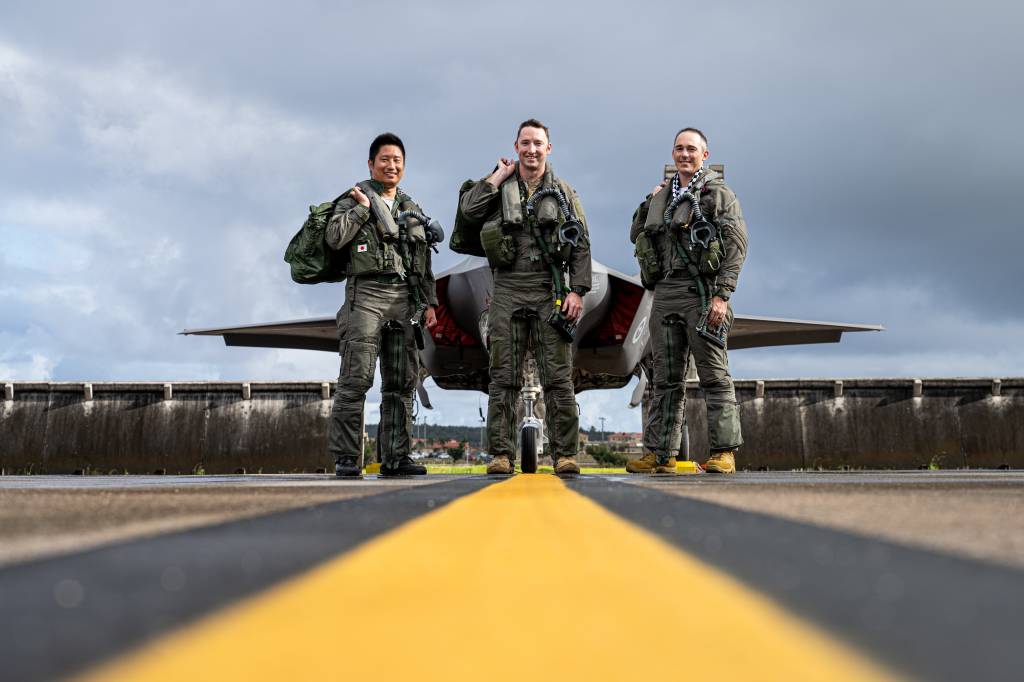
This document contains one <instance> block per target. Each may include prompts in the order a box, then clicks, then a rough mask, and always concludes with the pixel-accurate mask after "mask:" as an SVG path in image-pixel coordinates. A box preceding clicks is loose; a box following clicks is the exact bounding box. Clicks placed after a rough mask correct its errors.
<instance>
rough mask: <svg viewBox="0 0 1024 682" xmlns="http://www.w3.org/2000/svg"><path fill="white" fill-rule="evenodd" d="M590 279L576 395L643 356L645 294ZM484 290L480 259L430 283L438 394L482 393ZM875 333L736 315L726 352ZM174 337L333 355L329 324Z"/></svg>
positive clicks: (621, 377)
mask: <svg viewBox="0 0 1024 682" xmlns="http://www.w3.org/2000/svg"><path fill="white" fill-rule="evenodd" d="M593 273H594V274H593V280H592V285H593V286H592V289H591V292H590V294H588V295H587V296H586V297H585V298H584V312H583V318H582V319H581V320H580V323H579V327H578V331H577V336H576V342H575V344H574V345H575V346H576V356H575V363H574V369H573V382H574V384H575V386H576V390H577V391H584V390H589V389H594V388H618V387H621V386H624V385H626V384H627V383H628V382H629V381H630V379H632V377H633V376H634V375H635V374H636V370H637V366H638V365H639V363H640V359H641V358H642V357H643V356H644V354H645V353H647V352H648V350H649V342H650V329H649V326H648V322H649V318H650V310H651V301H652V300H653V293H652V292H650V291H647V290H645V289H644V288H643V287H642V286H641V285H640V281H639V278H637V277H635V276H631V275H626V274H623V273H621V272H618V271H616V270H613V269H612V268H609V267H607V266H605V265H603V264H601V263H599V262H597V261H594V262H593ZM492 290H493V280H492V276H491V270H490V268H489V267H488V266H487V262H486V260H484V259H482V258H475V257H469V258H466V259H465V260H463V261H462V262H460V263H458V264H457V265H455V266H454V267H452V268H451V269H449V270H447V271H445V272H443V273H442V274H441V275H439V276H438V277H437V297H438V301H439V305H438V309H437V318H438V325H437V327H436V328H435V329H434V330H433V331H432V332H431V334H429V335H427V336H426V347H425V348H424V350H423V351H422V353H421V357H422V360H423V365H424V367H425V368H426V370H427V371H428V372H429V374H430V375H431V376H432V377H434V381H435V383H437V385H438V386H440V387H441V388H446V389H467V390H479V391H486V390H487V384H488V380H489V379H488V355H487V350H486V347H485V343H486V339H487V314H486V313H487V309H488V307H489V303H490V296H491V292H492ZM882 329H883V327H881V326H879V325H864V324H847V323H838V322H812V321H806V320H788V319H782V318H774V317H760V316H753V315H736V317H735V320H734V322H733V328H732V331H731V332H730V334H729V348H730V350H739V349H743V348H757V347H762V346H786V345H797V344H808V343H837V342H838V341H839V340H840V339H841V338H842V335H843V334H844V333H847V332H865V331H882ZM182 333H183V334H187V335H198V336H221V337H223V338H224V343H225V344H227V345H228V346H250V347H260V348H299V349H307V350H323V351H330V352H332V353H336V352H338V338H337V328H336V323H335V318H334V316H330V317H318V318H310V319H304V320H286V321H282V322H270V323H266V324H250V325H241V326H236V327H214V328H207V329H186V330H185V331H183V332H182Z"/></svg>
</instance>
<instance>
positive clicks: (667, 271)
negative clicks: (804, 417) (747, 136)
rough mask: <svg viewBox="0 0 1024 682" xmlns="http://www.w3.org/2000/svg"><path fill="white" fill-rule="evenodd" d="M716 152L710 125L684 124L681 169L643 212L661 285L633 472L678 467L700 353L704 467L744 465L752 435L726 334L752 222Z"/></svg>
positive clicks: (640, 235) (639, 243) (636, 225)
mask: <svg viewBox="0 0 1024 682" xmlns="http://www.w3.org/2000/svg"><path fill="white" fill-rule="evenodd" d="M707 157H708V143H707V138H706V137H705V136H704V133H702V132H701V131H699V130H697V129H696V128H684V129H683V130H680V131H679V133H677V134H676V137H675V139H674V142H673V147H672V160H673V161H674V162H675V166H676V170H677V173H676V175H675V176H674V177H673V178H672V179H671V181H666V182H664V183H662V184H661V185H659V186H658V187H655V188H654V191H653V192H652V193H651V195H649V196H648V197H647V199H645V200H644V202H643V203H642V204H641V205H640V207H639V208H638V209H637V211H636V213H635V214H634V216H633V224H632V227H631V229H630V240H631V241H633V243H635V244H636V256H637V259H638V260H639V261H640V274H641V279H642V280H643V282H644V285H645V286H646V287H647V288H649V289H650V288H653V289H654V302H653V303H652V305H651V318H650V319H651V322H650V333H651V345H652V350H653V360H654V378H653V384H654V396H653V399H652V401H651V404H650V407H649V410H648V415H647V422H646V424H645V425H644V449H645V453H644V456H643V457H642V458H641V459H638V460H635V461H633V462H630V463H629V464H628V465H627V467H626V468H627V471H629V472H631V473H664V474H675V473H676V462H675V458H674V457H673V456H672V455H671V452H670V451H671V441H672V433H673V431H675V430H677V429H678V427H679V423H680V420H681V419H683V414H682V412H681V410H680V405H681V403H682V401H681V400H680V398H681V397H682V395H683V393H684V391H685V390H686V360H687V353H688V352H691V351H692V353H693V357H694V360H695V362H696V366H697V376H698V378H699V379H700V386H701V388H702V389H703V390H704V395H705V400H706V405H707V422H708V443H709V446H710V456H709V458H708V460H707V461H706V463H705V464H704V469H705V470H706V471H708V472H713V473H726V474H728V473H733V472H735V471H736V460H735V454H736V449H737V448H738V447H739V446H740V445H741V444H742V443H743V437H742V435H741V432H740V418H739V408H738V406H737V404H736V394H735V391H734V388H733V382H732V377H731V376H730V375H729V360H728V356H727V354H726V338H727V331H728V328H729V327H730V326H731V324H732V319H733V314H732V310H731V308H730V306H729V299H730V297H731V296H732V294H733V292H735V291H736V283H737V280H738V278H739V274H740V269H741V268H742V266H743V261H744V259H745V258H746V255H747V226H746V223H745V222H744V220H743V213H742V212H741V211H740V204H739V201H738V200H737V199H736V195H735V194H734V193H733V191H732V190H731V189H729V188H728V187H727V186H726V184H725V182H724V180H723V179H722V176H721V175H720V174H719V173H716V172H715V171H714V170H711V169H707V168H705V167H704V160H705V159H707ZM669 185H670V186H669Z"/></svg>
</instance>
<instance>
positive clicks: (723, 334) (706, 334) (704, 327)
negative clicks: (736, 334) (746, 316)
mask: <svg viewBox="0 0 1024 682" xmlns="http://www.w3.org/2000/svg"><path fill="white" fill-rule="evenodd" d="M708 312H709V311H707V310H705V311H704V312H703V313H702V314H701V316H700V319H699V320H697V326H696V328H695V331H696V332H697V336H699V337H701V338H702V339H704V340H706V341H708V342H710V343H713V344H714V345H716V346H718V347H719V348H723V349H724V348H725V344H726V339H727V337H728V335H729V325H728V324H726V322H725V320H722V323H721V324H719V325H718V326H717V327H712V326H711V325H709V324H708Z"/></svg>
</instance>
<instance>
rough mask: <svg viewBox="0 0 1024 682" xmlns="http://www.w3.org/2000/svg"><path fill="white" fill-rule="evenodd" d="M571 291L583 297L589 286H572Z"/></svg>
mask: <svg viewBox="0 0 1024 682" xmlns="http://www.w3.org/2000/svg"><path fill="white" fill-rule="evenodd" d="M569 291H571V292H572V293H574V294H576V295H577V296H579V297H580V298H583V297H584V296H586V295H587V288H586V287H580V286H575V287H570V288H569Z"/></svg>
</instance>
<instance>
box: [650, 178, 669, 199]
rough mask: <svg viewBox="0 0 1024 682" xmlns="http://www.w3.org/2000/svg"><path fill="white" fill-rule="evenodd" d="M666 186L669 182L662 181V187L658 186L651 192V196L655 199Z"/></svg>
mask: <svg viewBox="0 0 1024 682" xmlns="http://www.w3.org/2000/svg"><path fill="white" fill-rule="evenodd" d="M666 185H668V180H662V182H661V184H660V185H656V186H655V188H654V189H652V190H651V196H652V197H653V196H654V195H655V194H657V193H658V192H660V191H661V190H663V189H665V186H666Z"/></svg>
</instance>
